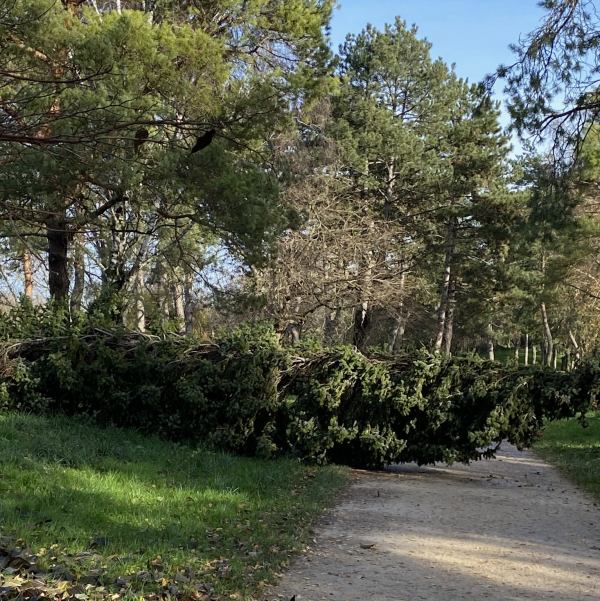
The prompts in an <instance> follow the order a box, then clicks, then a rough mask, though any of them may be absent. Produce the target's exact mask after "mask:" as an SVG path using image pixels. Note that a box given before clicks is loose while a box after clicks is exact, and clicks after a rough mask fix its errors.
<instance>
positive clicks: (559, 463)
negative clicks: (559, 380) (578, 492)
mask: <svg viewBox="0 0 600 601" xmlns="http://www.w3.org/2000/svg"><path fill="white" fill-rule="evenodd" d="M535 450H536V451H537V452H538V453H539V454H540V455H541V456H542V457H543V458H544V459H546V460H547V461H549V462H550V463H552V464H554V465H555V466H556V467H557V468H558V469H559V470H560V471H562V472H563V473H564V474H565V475H566V476H567V477H568V478H570V479H571V480H572V481H574V482H575V483H576V484H578V485H579V486H580V487H581V488H583V489H584V490H587V491H588V492H589V493H591V494H592V495H593V496H594V497H595V498H596V499H597V500H598V501H600V412H596V413H591V414H590V415H589V428H582V427H581V425H580V423H579V422H578V421H577V420H576V419H568V420H561V421H557V422H552V423H550V424H549V425H548V427H547V428H546V430H545V432H544V437H543V439H542V440H541V441H540V442H539V443H537V444H536V445H535Z"/></svg>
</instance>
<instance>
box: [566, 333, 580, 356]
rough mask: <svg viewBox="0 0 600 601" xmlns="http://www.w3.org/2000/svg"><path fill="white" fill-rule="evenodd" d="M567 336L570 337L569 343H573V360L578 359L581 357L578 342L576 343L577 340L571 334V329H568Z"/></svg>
mask: <svg viewBox="0 0 600 601" xmlns="http://www.w3.org/2000/svg"><path fill="white" fill-rule="evenodd" d="M569 338H570V339H571V344H572V345H573V348H574V349H575V361H579V359H581V353H580V350H579V344H577V340H576V338H575V336H573V332H572V331H571V330H569Z"/></svg>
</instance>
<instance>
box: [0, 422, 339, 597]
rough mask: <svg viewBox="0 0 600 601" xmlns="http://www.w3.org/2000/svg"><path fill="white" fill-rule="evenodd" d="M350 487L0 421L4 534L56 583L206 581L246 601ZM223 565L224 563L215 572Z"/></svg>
mask: <svg viewBox="0 0 600 601" xmlns="http://www.w3.org/2000/svg"><path fill="white" fill-rule="evenodd" d="M345 480H346V471H345V470H344V469H341V468H334V467H330V468H324V469H317V468H314V467H308V466H302V465H300V464H299V463H298V462H296V461H293V460H280V461H259V460H256V459H243V458H235V457H232V456H230V455H226V454H219V453H207V452H203V451H199V450H195V449H192V448H188V447H185V446H180V445H176V444H172V443H165V442H163V441H160V440H158V439H148V438H144V437H142V436H140V435H137V434H136V433H134V432H126V431H122V430H117V429H108V430H101V429H98V428H95V427H92V426H87V425H84V424H81V423H78V422H76V421H73V420H67V419H59V418H53V419H46V418H42V417H35V416H24V415H15V414H9V415H6V414H0V535H1V536H12V537H14V539H15V540H17V539H18V540H19V541H20V542H19V544H20V545H26V546H27V547H28V548H29V549H30V550H31V553H33V554H36V555H38V556H39V565H40V566H41V567H43V568H44V569H46V570H50V569H54V572H55V573H56V574H57V577H64V576H66V577H69V576H71V577H73V578H74V580H75V581H79V582H86V581H87V582H93V583H94V584H96V583H97V584H98V585H100V586H107V587H108V588H109V589H115V590H119V588H121V587H122V586H124V588H125V590H126V591H131V592H132V593H133V592H134V591H135V592H137V593H138V594H139V593H141V594H144V593H146V592H156V591H158V590H160V589H161V588H165V587H173V586H177V588H178V592H182V593H186V592H191V591H192V590H193V588H194V586H195V585H196V584H198V583H199V582H211V583H213V585H214V590H215V594H220V593H223V594H225V593H228V594H235V593H239V596H238V598H240V599H242V598H250V596H251V595H252V594H253V593H256V591H258V590H259V589H260V587H261V586H262V584H261V583H265V582H266V583H269V582H273V581H274V574H275V573H276V571H277V569H279V568H280V567H281V566H282V565H285V564H286V563H287V562H288V560H289V557H290V555H291V554H293V553H295V552H298V551H299V550H300V549H302V548H303V546H304V545H305V544H306V542H307V540H308V536H309V534H310V524H311V522H312V521H313V520H314V518H315V517H316V516H318V515H319V514H320V513H321V512H322V511H323V510H324V509H325V508H326V507H327V506H328V505H330V504H331V503H332V501H333V498H334V495H335V493H336V491H338V490H339V488H340V487H341V486H342V485H343V484H344V482H345ZM77 554H80V556H79V557H77ZM220 559H221V560H222V559H226V560H227V561H228V563H229V564H230V566H231V567H230V568H229V567H227V569H225V570H223V569H221V573H220V574H219V575H218V574H217V570H216V568H217V567H218V566H215V564H214V563H213V564H211V562H214V561H215V560H220ZM56 566H59V567H58V568H57V567H56ZM141 572H146V573H150V575H151V578H149V577H148V576H147V575H145V574H142V575H141V576H140V573H141ZM190 575H191V576H192V577H191V578H190V579H189V581H187V580H185V578H188V577H189V576H190ZM159 576H160V577H159ZM163 577H164V579H165V580H164V581H163V580H162V578H163ZM116 579H122V580H124V581H127V582H126V584H125V585H122V582H121V580H120V582H121V584H120V585H116V584H115V582H116Z"/></svg>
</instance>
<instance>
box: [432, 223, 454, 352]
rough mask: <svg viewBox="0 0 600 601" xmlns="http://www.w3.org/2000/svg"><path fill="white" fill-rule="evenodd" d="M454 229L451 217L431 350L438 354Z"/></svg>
mask: <svg viewBox="0 0 600 601" xmlns="http://www.w3.org/2000/svg"><path fill="white" fill-rule="evenodd" d="M455 229H456V220H455V219H454V218H451V219H450V220H449V221H448V231H447V234H446V256H445V258H444V271H443V273H442V286H441V290H440V305H439V308H438V318H437V334H436V337H435V344H434V347H433V350H434V352H435V353H436V354H439V352H440V350H441V348H442V342H443V341H444V331H445V329H446V310H447V304H448V294H449V290H450V278H451V276H452V255H453V254H454V236H455Z"/></svg>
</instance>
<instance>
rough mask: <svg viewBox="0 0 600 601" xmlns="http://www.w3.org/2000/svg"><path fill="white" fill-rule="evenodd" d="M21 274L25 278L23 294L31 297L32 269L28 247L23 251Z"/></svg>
mask: <svg viewBox="0 0 600 601" xmlns="http://www.w3.org/2000/svg"><path fill="white" fill-rule="evenodd" d="M23 276H24V279H25V296H27V297H29V298H31V299H33V269H32V267H31V255H30V254H29V249H27V248H26V249H25V250H24V251H23Z"/></svg>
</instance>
